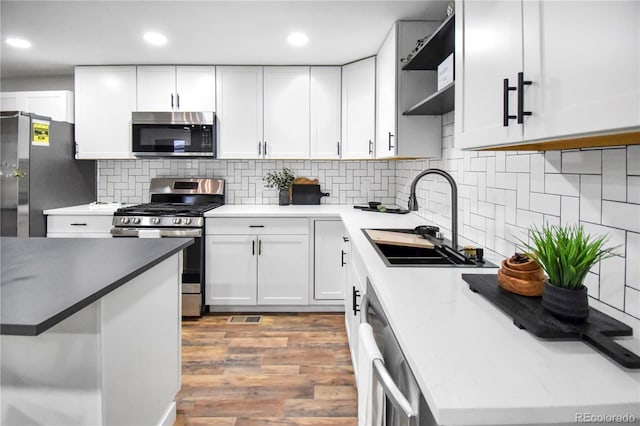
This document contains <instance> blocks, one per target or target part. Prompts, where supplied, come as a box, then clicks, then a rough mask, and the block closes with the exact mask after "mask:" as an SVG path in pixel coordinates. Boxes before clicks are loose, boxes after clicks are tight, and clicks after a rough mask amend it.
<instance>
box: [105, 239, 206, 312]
mask: <svg viewBox="0 0 640 426" xmlns="http://www.w3.org/2000/svg"><path fill="white" fill-rule="evenodd" d="M111 235H112V236H113V237H114V238H123V237H125V238H126V237H129V238H149V237H157V238H193V244H192V245H190V246H189V247H187V248H186V249H184V250H183V252H182V274H181V276H182V316H183V317H199V316H201V315H202V312H203V307H204V291H203V289H204V286H203V285H202V283H203V280H204V242H203V240H202V228H152V229H149V228H112V229H111Z"/></svg>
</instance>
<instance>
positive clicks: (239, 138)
mask: <svg viewBox="0 0 640 426" xmlns="http://www.w3.org/2000/svg"><path fill="white" fill-rule="evenodd" d="M216 71H217V75H216V92H217V107H216V116H217V119H218V157H219V158H262V150H263V143H262V142H263V139H262V123H263V117H262V67H217V70H216ZM284 121H286V122H288V120H284Z"/></svg>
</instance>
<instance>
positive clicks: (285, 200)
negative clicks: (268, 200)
mask: <svg viewBox="0 0 640 426" xmlns="http://www.w3.org/2000/svg"><path fill="white" fill-rule="evenodd" d="M278 204H279V205H281V206H288V205H289V204H291V200H290V199H289V190H288V189H281V190H280V193H279V194H278Z"/></svg>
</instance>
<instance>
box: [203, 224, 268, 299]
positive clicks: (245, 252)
mask: <svg viewBox="0 0 640 426" xmlns="http://www.w3.org/2000/svg"><path fill="white" fill-rule="evenodd" d="M257 244H258V242H257V239H256V237H255V235H207V236H206V253H207V259H206V267H205V275H206V280H205V282H206V299H207V300H206V301H205V303H206V304H207V305H255V304H256V295H257V285H258V282H257V271H256V262H257V261H256V257H257V254H258V253H257Z"/></svg>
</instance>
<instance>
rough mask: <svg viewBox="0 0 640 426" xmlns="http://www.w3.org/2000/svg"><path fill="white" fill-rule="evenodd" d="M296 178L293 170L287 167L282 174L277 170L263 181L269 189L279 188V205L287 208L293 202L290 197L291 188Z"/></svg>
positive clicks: (268, 174)
mask: <svg viewBox="0 0 640 426" xmlns="http://www.w3.org/2000/svg"><path fill="white" fill-rule="evenodd" d="M295 178H296V177H295V175H294V174H293V172H292V171H291V169H288V168H286V167H285V168H283V169H282V171H281V172H279V171H277V170H276V171H272V172H268V173H267V174H266V175H265V177H263V178H262V180H263V181H264V182H265V186H266V187H267V188H277V189H278V190H279V193H278V204H279V205H281V206H287V205H289V204H290V200H291V199H290V197H289V188H290V187H291V184H292V183H293V180H294V179H295Z"/></svg>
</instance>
